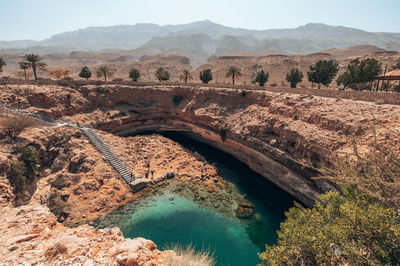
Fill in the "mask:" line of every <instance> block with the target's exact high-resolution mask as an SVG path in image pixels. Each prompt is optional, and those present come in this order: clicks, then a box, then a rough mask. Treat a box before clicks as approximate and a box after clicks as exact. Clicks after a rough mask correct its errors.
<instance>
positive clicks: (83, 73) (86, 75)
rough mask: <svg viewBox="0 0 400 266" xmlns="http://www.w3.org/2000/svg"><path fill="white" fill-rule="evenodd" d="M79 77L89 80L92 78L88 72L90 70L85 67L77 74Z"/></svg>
mask: <svg viewBox="0 0 400 266" xmlns="http://www.w3.org/2000/svg"><path fill="white" fill-rule="evenodd" d="M79 77H81V78H83V79H86V80H89V79H90V78H91V77H92V72H90V69H89V68H88V67H87V66H85V67H83V68H82V69H81V72H79Z"/></svg>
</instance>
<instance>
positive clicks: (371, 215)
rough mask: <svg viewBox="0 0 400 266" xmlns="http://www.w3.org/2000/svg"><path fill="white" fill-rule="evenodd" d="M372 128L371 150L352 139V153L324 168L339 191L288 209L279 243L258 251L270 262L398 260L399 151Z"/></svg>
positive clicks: (375, 262) (373, 262)
mask: <svg viewBox="0 0 400 266" xmlns="http://www.w3.org/2000/svg"><path fill="white" fill-rule="evenodd" d="M373 134H374V136H375V137H374V138H373V140H372V142H371V144H370V146H369V149H368V150H369V151H368V152H364V153H361V152H359V151H358V148H357V144H356V142H355V141H353V144H354V146H353V147H354V154H351V155H348V156H344V157H343V156H340V157H338V158H337V159H336V161H333V167H331V168H329V169H322V176H323V178H328V179H329V180H331V181H332V182H334V183H335V184H337V185H339V186H340V187H341V193H339V192H336V191H331V192H327V193H325V194H323V195H321V196H320V197H319V198H318V199H317V201H316V203H315V205H314V207H313V208H312V209H308V208H304V207H303V206H300V205H298V204H297V205H296V206H295V207H293V208H292V209H290V210H289V212H287V213H286V216H287V219H286V221H284V222H283V223H282V224H281V229H280V231H279V232H278V236H279V239H278V244H277V245H275V246H267V248H266V251H265V252H263V253H261V254H260V258H262V259H263V260H264V261H265V262H266V263H267V264H268V265H275V264H279V265H282V264H283V265H287V264H289V265H298V264H302V265H321V264H325V265H339V264H348V265H397V264H398V262H399V261H400V249H399V246H400V213H399V211H398V210H400V153H399V151H398V150H395V149H392V148H391V147H388V146H387V145H385V143H382V144H381V143H379V142H378V141H377V138H376V133H375V130H374V129H373ZM396 136H398V135H397V133H394V135H393V137H396ZM389 137H391V136H389Z"/></svg>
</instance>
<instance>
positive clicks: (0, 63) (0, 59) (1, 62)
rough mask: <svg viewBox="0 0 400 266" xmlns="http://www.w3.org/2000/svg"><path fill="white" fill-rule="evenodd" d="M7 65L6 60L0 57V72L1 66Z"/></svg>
mask: <svg viewBox="0 0 400 266" xmlns="http://www.w3.org/2000/svg"><path fill="white" fill-rule="evenodd" d="M5 65H7V63H6V61H4V60H3V58H1V57H0V73H1V72H3V66H5Z"/></svg>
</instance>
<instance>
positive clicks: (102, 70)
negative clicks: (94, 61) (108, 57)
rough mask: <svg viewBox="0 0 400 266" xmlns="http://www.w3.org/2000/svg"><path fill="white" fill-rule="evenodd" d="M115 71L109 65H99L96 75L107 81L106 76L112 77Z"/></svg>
mask: <svg viewBox="0 0 400 266" xmlns="http://www.w3.org/2000/svg"><path fill="white" fill-rule="evenodd" d="M114 73H115V70H114V69H111V68H110V67H109V66H100V67H99V68H98V69H97V77H98V78H101V77H104V81H105V82H107V77H112V76H113V75H114Z"/></svg>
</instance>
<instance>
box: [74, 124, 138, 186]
mask: <svg viewBox="0 0 400 266" xmlns="http://www.w3.org/2000/svg"><path fill="white" fill-rule="evenodd" d="M81 130H82V131H83V132H84V133H85V135H86V136H87V137H88V138H89V139H90V141H91V142H92V143H93V145H94V146H95V147H96V148H97V149H98V150H99V151H100V152H101V153H102V154H103V155H104V156H105V157H106V159H107V160H108V162H109V163H110V164H111V165H112V167H114V169H115V170H116V171H117V172H118V173H119V174H120V175H121V177H122V178H123V179H124V180H125V181H126V182H127V183H128V184H131V183H133V182H134V181H135V180H136V179H137V178H136V177H135V174H134V173H133V171H132V169H131V168H130V167H129V166H128V165H127V164H126V163H125V161H124V160H122V159H121V157H119V156H118V155H117V154H116V153H115V152H114V151H113V150H112V148H111V147H110V145H109V144H108V143H106V142H105V141H104V140H103V138H102V137H101V136H99V134H97V133H96V130H95V129H93V128H88V127H82V128H81Z"/></svg>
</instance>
